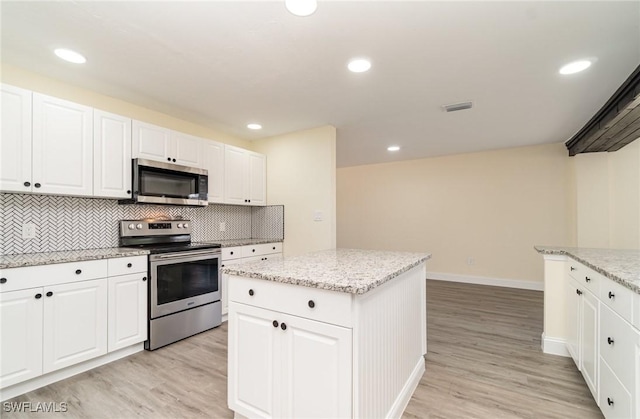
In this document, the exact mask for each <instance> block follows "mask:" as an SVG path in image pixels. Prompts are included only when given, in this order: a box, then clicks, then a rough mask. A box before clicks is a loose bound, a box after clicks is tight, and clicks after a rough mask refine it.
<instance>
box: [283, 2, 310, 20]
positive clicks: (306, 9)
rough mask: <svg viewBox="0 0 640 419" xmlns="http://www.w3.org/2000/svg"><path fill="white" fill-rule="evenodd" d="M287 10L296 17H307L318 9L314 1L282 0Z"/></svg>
mask: <svg viewBox="0 0 640 419" xmlns="http://www.w3.org/2000/svg"><path fill="white" fill-rule="evenodd" d="M284 5H285V7H286V8H287V10H288V11H289V12H290V13H291V14H294V15H296V16H303V17H304V16H309V15H312V14H313V12H315V11H316V9H317V8H318V2H317V1H316V0H284Z"/></svg>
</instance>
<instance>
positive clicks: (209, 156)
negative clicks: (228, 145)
mask: <svg viewBox="0 0 640 419" xmlns="http://www.w3.org/2000/svg"><path fill="white" fill-rule="evenodd" d="M202 148H203V155H204V166H203V167H204V168H205V169H207V172H208V176H209V202H213V203H219V204H221V203H223V202H224V144H221V143H217V142H215V141H207V140H204V141H203V147H202Z"/></svg>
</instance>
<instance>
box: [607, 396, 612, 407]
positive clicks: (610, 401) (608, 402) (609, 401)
mask: <svg viewBox="0 0 640 419" xmlns="http://www.w3.org/2000/svg"><path fill="white" fill-rule="evenodd" d="M607 404H608V405H609V406H613V399H612V398H611V397H607Z"/></svg>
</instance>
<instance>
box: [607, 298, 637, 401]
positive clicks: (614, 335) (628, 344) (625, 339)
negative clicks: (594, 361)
mask: <svg viewBox="0 0 640 419" xmlns="http://www.w3.org/2000/svg"><path fill="white" fill-rule="evenodd" d="M599 336H600V345H599V346H600V357H601V358H603V359H604V360H605V361H606V362H607V364H608V365H609V367H610V368H611V370H612V371H613V372H614V373H615V374H616V376H617V377H618V379H619V380H620V381H621V382H622V384H624V386H625V387H626V388H627V389H629V390H633V389H634V387H635V371H634V369H633V368H632V362H633V361H632V360H633V359H634V356H635V354H634V352H635V343H636V342H635V337H636V332H635V331H634V329H633V327H632V326H631V325H630V324H629V323H627V322H626V321H624V320H623V319H622V317H620V316H618V315H617V314H616V313H614V312H613V311H612V310H611V309H610V308H608V307H607V306H605V305H604V304H603V305H601V306H600V333H599Z"/></svg>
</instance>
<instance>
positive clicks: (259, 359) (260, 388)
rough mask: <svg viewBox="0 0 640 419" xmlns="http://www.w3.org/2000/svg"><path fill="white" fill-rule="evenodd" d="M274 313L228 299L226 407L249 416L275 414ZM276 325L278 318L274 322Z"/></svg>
mask: <svg viewBox="0 0 640 419" xmlns="http://www.w3.org/2000/svg"><path fill="white" fill-rule="evenodd" d="M276 317H277V315H276V314H275V313H274V312H272V311H269V310H263V309H260V308H257V307H253V306H248V305H245V304H239V303H235V302H230V303H229V348H228V350H229V360H228V363H229V365H228V369H229V374H228V375H229V379H228V382H227V383H228V384H227V385H228V389H227V390H228V403H229V408H231V409H232V410H234V411H235V412H237V413H239V414H241V415H243V416H246V417H250V418H271V417H275V416H277V413H276V411H275V409H274V407H275V406H274V402H275V397H278V393H279V391H278V390H277V389H276V387H277V386H278V383H277V381H276V379H277V377H276V375H275V374H276V369H277V365H276V364H277V363H279V360H278V359H277V358H276V356H277V355H279V354H280V351H279V344H280V342H279V341H278V340H277V339H276V338H277V337H278V333H277V332H278V331H280V328H279V327H277V326H276V327H274V324H276V323H274V321H276V322H277V320H276ZM277 325H278V326H279V322H278V323H277Z"/></svg>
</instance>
